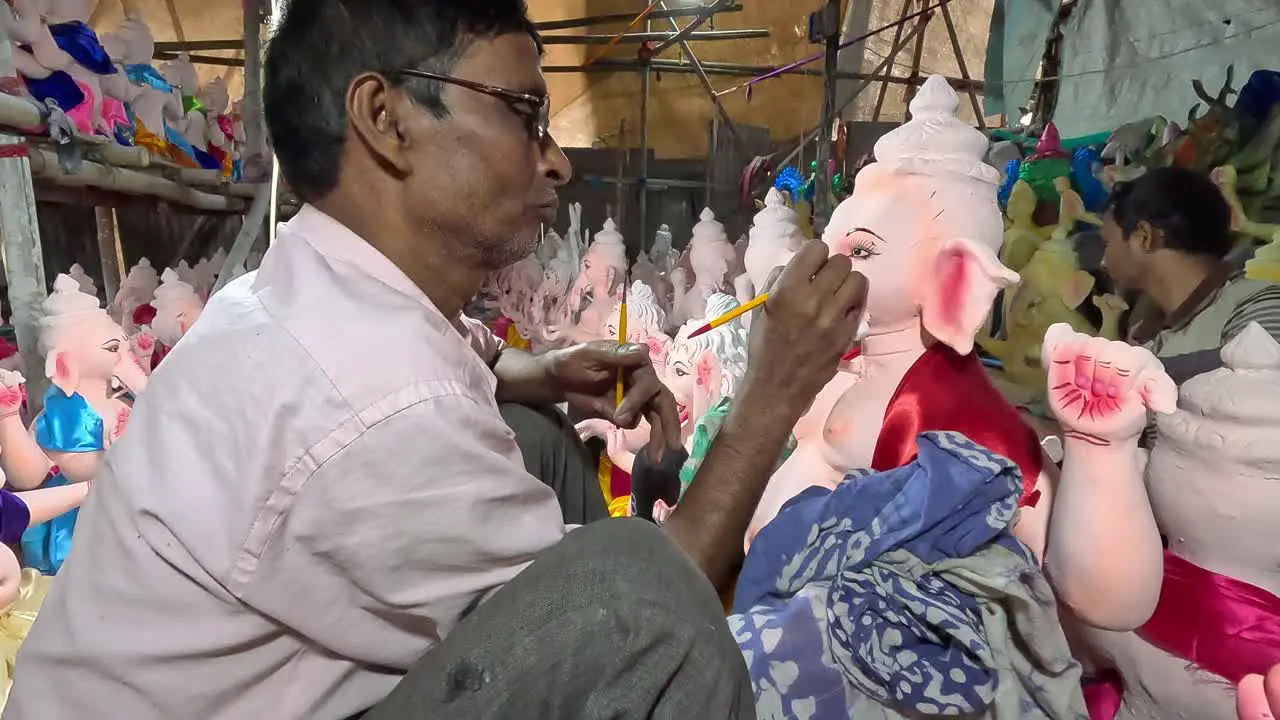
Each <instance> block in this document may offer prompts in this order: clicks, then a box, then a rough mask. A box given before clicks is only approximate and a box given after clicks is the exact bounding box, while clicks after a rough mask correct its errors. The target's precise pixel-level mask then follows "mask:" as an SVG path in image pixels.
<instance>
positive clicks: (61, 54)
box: [11, 0, 129, 140]
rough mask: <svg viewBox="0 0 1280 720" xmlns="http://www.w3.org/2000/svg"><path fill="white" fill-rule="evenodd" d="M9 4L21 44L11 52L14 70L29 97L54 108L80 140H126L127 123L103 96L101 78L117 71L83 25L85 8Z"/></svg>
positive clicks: (77, 2) (50, 2)
mask: <svg viewBox="0 0 1280 720" xmlns="http://www.w3.org/2000/svg"><path fill="white" fill-rule="evenodd" d="M11 5H13V9H14V13H15V16H16V23H15V24H14V27H13V35H14V38H15V39H16V40H18V41H19V42H20V43H22V45H21V46H20V47H19V48H18V49H17V52H16V53H15V65H16V66H17V67H18V69H19V71H20V72H21V73H22V75H23V80H24V82H25V83H26V86H27V90H28V91H29V92H30V94H31V96H32V97H34V98H36V99H37V100H39V101H40V102H50V101H52V102H54V103H55V104H57V106H58V107H59V108H61V109H62V110H63V111H64V112H66V113H67V117H68V118H69V119H70V120H71V122H72V123H73V124H74V125H75V126H76V129H77V130H79V131H80V132H81V133H84V134H85V135H94V134H99V135H105V136H106V137H110V138H118V137H122V136H123V139H125V140H127V139H128V135H129V132H128V127H129V119H128V117H127V115H126V114H125V109H124V106H123V105H122V104H121V103H120V101H119V100H117V99H115V98H112V97H105V96H104V95H103V89H102V78H104V77H109V76H112V75H116V74H117V73H118V71H117V69H116V66H115V64H114V63H112V61H111V57H110V56H109V55H108V54H107V51H106V50H105V49H104V48H103V46H102V44H101V43H100V42H99V41H98V36H97V35H96V34H95V33H94V31H93V30H92V29H91V28H90V27H89V26H88V25H87V24H86V23H85V20H86V19H88V17H89V14H90V10H91V8H90V7H89V5H90V3H88V2H87V0H13V2H11ZM50 40H52V44H50V42H49V41H50ZM55 48H56V49H55ZM31 61H34V62H31Z"/></svg>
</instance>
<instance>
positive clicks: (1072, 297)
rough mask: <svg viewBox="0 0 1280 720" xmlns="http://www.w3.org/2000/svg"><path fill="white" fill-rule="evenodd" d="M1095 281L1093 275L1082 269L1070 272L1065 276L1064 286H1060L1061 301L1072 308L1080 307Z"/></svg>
mask: <svg viewBox="0 0 1280 720" xmlns="http://www.w3.org/2000/svg"><path fill="white" fill-rule="evenodd" d="M1095 282H1096V281H1095V280H1094V279H1093V276H1092V275H1090V274H1089V273H1087V272H1085V271H1084V270H1076V271H1075V272H1073V273H1071V276H1070V277H1069V278H1067V283H1066V286H1065V287H1063V288H1062V302H1063V303H1065V304H1066V306H1067V307H1069V308H1071V309H1072V310H1075V309H1076V308H1078V307H1080V306H1081V305H1082V304H1083V303H1084V301H1085V299H1086V298H1088V297H1089V293H1091V292H1093V285H1094V283H1095Z"/></svg>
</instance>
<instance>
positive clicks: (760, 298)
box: [689, 293, 769, 338]
mask: <svg viewBox="0 0 1280 720" xmlns="http://www.w3.org/2000/svg"><path fill="white" fill-rule="evenodd" d="M768 299H769V293H763V294H761V295H757V296H756V297H755V298H753V299H751V300H748V301H747V303H746V304H745V305H740V306H738V308H737V309H735V310H730V311H729V312H727V313H725V314H723V315H721V316H720V317H718V318H716V319H715V320H712V321H711V322H709V323H707V324H706V325H703V326H702V327H700V328H698V329H697V330H694V331H693V332H691V333H689V337H690V338H696V337H698V336H699V335H701V334H703V333H707V332H711V331H712V330H715V329H716V328H718V327H720V326H721V325H724V324H725V323H727V322H733V321H734V320H737V319H738V318H740V317H742V316H743V315H746V314H747V313H749V312H751V311H752V310H755V309H756V308H758V307H760V306H761V305H763V304H764V303H765V301H766V300H768Z"/></svg>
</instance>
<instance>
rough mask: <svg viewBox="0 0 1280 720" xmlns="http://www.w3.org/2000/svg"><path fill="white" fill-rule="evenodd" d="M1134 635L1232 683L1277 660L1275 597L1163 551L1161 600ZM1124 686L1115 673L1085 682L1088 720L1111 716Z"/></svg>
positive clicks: (1279, 600) (1278, 605)
mask: <svg viewBox="0 0 1280 720" xmlns="http://www.w3.org/2000/svg"><path fill="white" fill-rule="evenodd" d="M1138 637H1140V638H1142V639H1143V640H1144V641H1146V642H1148V643H1150V644H1151V645H1154V646H1155V647H1158V648H1160V649H1161V650H1163V651H1165V652H1167V653H1169V654H1170V655H1173V656H1174V657H1177V658H1180V659H1182V660H1186V661H1187V662H1188V663H1190V664H1192V665H1194V666H1196V667H1198V668H1201V669H1203V670H1207V671H1209V672H1211V673H1213V674H1214V675H1217V676H1219V677H1222V678H1225V679H1226V680H1227V681H1228V682H1230V683H1231V684H1232V685H1234V684H1236V683H1238V682H1240V680H1241V679H1242V678H1244V676H1245V675H1248V674H1250V673H1257V674H1265V673H1266V672H1267V670H1268V669H1270V668H1271V667H1272V666H1274V665H1276V664H1280V597H1276V596H1275V595H1272V594H1271V593H1269V592H1267V591H1266V590H1263V589H1262V588H1259V587H1256V586H1254V585H1250V584H1249V583H1247V582H1244V581H1241V580H1237V579H1235V578H1231V577H1227V576H1226V575H1219V574H1218V573H1215V572H1211V571H1209V570H1205V569H1204V568H1202V567H1199V566H1197V565H1195V564H1193V563H1191V562H1189V561H1187V560H1185V559H1183V558H1181V557H1178V556H1177V555H1174V554H1173V553H1172V552H1170V551H1168V550H1166V551H1165V554H1164V583H1163V585H1162V586H1161V588H1160V602H1159V604H1158V605H1156V611H1155V614H1154V615H1152V616H1151V619H1150V620H1148V621H1147V623H1146V624H1145V625H1143V626H1142V627H1141V628H1139V629H1138ZM1123 691H1124V682H1123V680H1122V679H1121V678H1120V677H1119V676H1118V675H1113V676H1110V677H1106V678H1099V682H1098V683H1096V685H1095V686H1092V687H1087V688H1086V690H1085V700H1086V701H1087V703H1088V706H1089V717H1090V719H1091V720H1113V718H1114V717H1115V714H1116V711H1118V710H1119V708H1120V705H1119V698H1120V695H1121V694H1123Z"/></svg>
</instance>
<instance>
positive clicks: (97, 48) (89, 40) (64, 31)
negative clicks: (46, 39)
mask: <svg viewBox="0 0 1280 720" xmlns="http://www.w3.org/2000/svg"><path fill="white" fill-rule="evenodd" d="M49 34H50V35H52V36H53V41H54V42H55V43H57V45H58V47H59V48H60V49H61V50H62V51H63V52H65V53H66V54H68V55H70V56H71V59H72V60H75V61H76V62H77V63H79V64H80V65H81V66H82V67H84V69H86V70H88V71H89V72H92V73H94V74H97V75H115V74H116V64H115V63H114V62H112V61H111V56H110V55H108V54H107V51H106V49H105V48H103V47H102V43H100V42H98V35H97V33H95V32H94V31H93V28H91V27H89V26H88V25H86V24H84V23H83V22H80V21H79V20H72V21H70V22H64V23H58V24H56V25H50V26H49Z"/></svg>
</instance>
